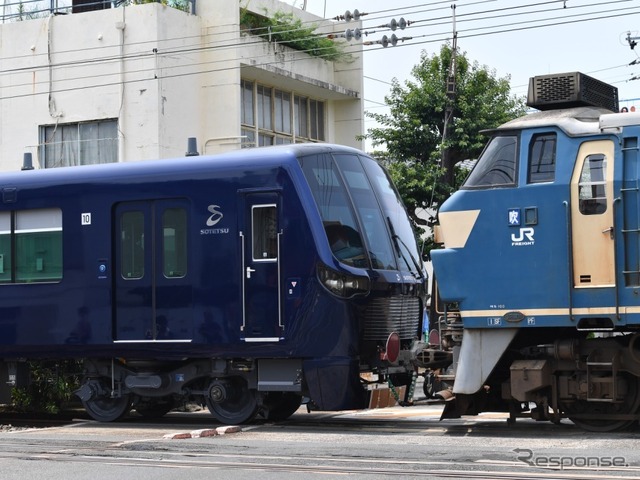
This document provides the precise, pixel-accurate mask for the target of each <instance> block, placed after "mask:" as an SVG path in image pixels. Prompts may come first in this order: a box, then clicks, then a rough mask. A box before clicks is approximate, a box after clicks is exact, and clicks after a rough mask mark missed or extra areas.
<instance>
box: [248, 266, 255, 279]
mask: <svg viewBox="0 0 640 480" xmlns="http://www.w3.org/2000/svg"><path fill="white" fill-rule="evenodd" d="M255 271H256V269H255V268H251V267H247V278H251V272H255Z"/></svg>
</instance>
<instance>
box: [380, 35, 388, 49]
mask: <svg viewBox="0 0 640 480" xmlns="http://www.w3.org/2000/svg"><path fill="white" fill-rule="evenodd" d="M380 44H381V45H382V46H383V47H384V48H387V47H388V46H389V38H388V37H387V36H386V35H385V36H383V37H382V40H380Z"/></svg>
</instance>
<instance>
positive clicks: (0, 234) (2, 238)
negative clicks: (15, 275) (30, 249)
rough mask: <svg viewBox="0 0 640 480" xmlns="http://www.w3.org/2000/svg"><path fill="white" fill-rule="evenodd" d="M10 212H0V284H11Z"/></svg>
mask: <svg viewBox="0 0 640 480" xmlns="http://www.w3.org/2000/svg"><path fill="white" fill-rule="evenodd" d="M11 257H12V251H11V212H0V283H7V282H11Z"/></svg>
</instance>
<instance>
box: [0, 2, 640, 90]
mask: <svg viewBox="0 0 640 480" xmlns="http://www.w3.org/2000/svg"><path fill="white" fill-rule="evenodd" d="M628 1H629V0H617V1H612V2H606V4H615V3H627V2H628ZM449 3H450V2H449ZM479 3H484V2H479ZM548 3H557V1H556V2H548ZM589 6H594V5H593V4H591V5H589ZM574 8H577V7H574ZM634 8H635V9H638V10H637V11H635V10H634ZM629 10H631V12H630V11H629ZM494 11H495V10H494ZM486 12H487V11H485V12H475V14H476V15H478V14H480V13H486ZM608 12H609V13H610V14H609V15H607V16H605V17H603V16H602V15H601V13H602V12H601V11H592V12H587V13H582V14H576V15H570V16H569V17H571V18H573V17H584V16H586V15H597V17H593V18H581V19H580V20H572V21H569V20H566V18H567V16H566V15H565V16H563V17H553V18H550V19H549V18H547V19H544V21H549V20H557V19H561V18H565V20H563V21H559V22H555V23H540V22H542V21H543V20H541V19H537V20H529V21H523V22H518V23H517V24H519V25H527V24H530V23H533V22H537V24H535V25H529V26H526V27H518V28H504V29H503V30H496V29H497V28H500V27H501V26H502V25H496V26H492V27H478V28H472V29H466V30H465V29H459V30H458V31H459V38H472V37H474V36H479V35H490V34H500V33H505V32H513V31H518V30H526V29H532V28H544V27H548V26H555V25H563V24H567V23H577V22H578V21H593V20H598V19H601V18H613V17H619V16H622V15H629V14H635V13H640V8H638V7H629V8H626V9H618V10H609V11H608ZM611 12H614V13H611ZM616 12H619V13H616ZM469 21H473V19H469ZM460 23H462V21H461V22H460ZM508 25H509V26H513V25H516V24H514V23H513V22H510V23H509V24H508ZM504 26H506V25H504ZM490 28H493V29H494V30H492V31H489V32H482V33H470V32H477V31H479V30H486V29H490ZM431 37H435V38H432V39H430V40H426V41H416V40H418V39H420V38H431ZM447 39H448V33H443V32H441V33H433V34H427V35H419V36H417V35H414V36H413V38H412V40H413V41H412V42H411V43H410V44H409V43H407V44H405V45H398V46H397V47H395V48H400V47H402V46H409V45H421V44H426V43H433V42H443V41H446V40H447ZM173 40H174V41H175V40H179V39H173ZM166 41H170V39H167V40H166ZM253 43H263V40H262V39H259V40H256V42H253ZM250 44H251V43H249V44H247V42H244V43H230V44H228V45H222V46H221V45H216V46H211V45H208V46H197V47H195V46H194V47H192V48H175V49H169V50H166V51H156V52H149V51H145V52H136V53H135V54H128V55H125V57H124V58H123V57H122V56H120V55H113V56H111V57H103V58H96V59H90V60H82V61H76V62H60V63H54V64H52V65H50V64H43V65H41V66H40V67H34V66H29V67H22V68H19V69H6V70H4V71H3V72H2V73H1V74H0V75H2V74H7V73H16V72H19V71H29V72H32V71H34V70H37V69H38V68H40V69H49V68H53V69H56V68H63V67H66V68H68V67H72V66H86V65H88V64H89V63H96V62H110V61H113V62H121V61H123V60H124V61H128V60H140V59H144V58H145V57H148V58H151V57H152V56H154V55H160V56H170V55H180V54H188V53H191V52H201V51H204V50H208V49H214V48H236V47H238V46H241V45H250ZM128 46H130V44H128ZM113 47H114V48H116V47H118V45H114V46H113ZM371 50H375V48H373V49H364V50H363V53H364V52H369V51H371ZM61 53H63V52H60V53H57V56H58V55H61ZM345 53H347V54H349V53H353V51H349V48H348V47H347V48H346V49H345ZM264 57H270V54H267V55H265V56H264ZM255 60H260V58H259V57H256V58H255ZM288 61H295V60H293V59H291V60H288ZM221 62H222V61H219V60H214V61H207V62H192V63H185V64H180V65H166V66H162V70H164V71H169V70H171V69H177V68H180V69H189V68H196V67H202V66H213V65H215V64H217V63H221ZM276 63H279V62H262V63H261V64H260V65H262V66H268V65H270V64H276ZM155 68H156V67H155V66H154V67H149V68H142V69H140V70H136V71H131V70H129V71H128V73H130V74H136V73H140V74H144V73H147V72H151V71H153V70H154V69H155ZM232 68H241V67H239V66H235V67H232ZM612 68H613V67H612ZM223 70H228V68H227V67H220V68H219V69H215V68H214V69H213V70H212V69H206V70H198V71H193V72H188V71H187V72H181V73H178V74H175V75H173V74H164V75H163V77H162V78H174V77H176V76H182V75H195V74H200V73H203V74H204V73H212V72H215V71H223ZM114 75H115V73H114ZM104 76H105V75H104V74H101V75H100V77H104ZM96 77H97V76H93V75H90V76H77V77H69V78H68V79H65V80H64V81H81V80H86V79H91V78H96ZM147 80H151V78H141V79H133V80H127V81H125V82H134V81H135V82H141V81H147ZM60 81H62V80H57V82H60ZM43 83H45V82H44V81H43ZM114 83H121V82H114ZM26 85H30V86H33V85H34V84H33V83H32V82H29V83H28V84H27V83H25V84H16V85H12V86H11V87H14V88H19V87H21V86H22V87H23V86H26ZM36 85H37V83H36ZM109 85H110V83H103V84H96V85H91V86H86V87H81V88H97V87H101V86H109ZM74 89H77V87H75V88H74ZM56 91H65V90H64V89H63V90H59V89H56ZM42 93H45V92H42ZM20 96H26V95H20ZM6 98H16V96H15V95H4V96H2V97H0V99H6Z"/></svg>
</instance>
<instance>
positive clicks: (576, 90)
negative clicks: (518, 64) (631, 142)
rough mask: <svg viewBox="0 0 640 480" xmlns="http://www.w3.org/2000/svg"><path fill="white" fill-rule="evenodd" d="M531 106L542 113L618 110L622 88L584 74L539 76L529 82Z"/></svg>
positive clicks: (528, 102)
mask: <svg viewBox="0 0 640 480" xmlns="http://www.w3.org/2000/svg"><path fill="white" fill-rule="evenodd" d="M527 106H529V107H532V108H537V109H538V110H553V109H557V108H570V107H602V108H606V109H608V110H611V111H612V112H617V111H618V89H617V88H616V87H613V86H611V85H609V84H607V83H604V82H601V81H600V80H596V79H595V78H593V77H590V76H588V75H585V74H584V73H580V72H571V73H560V74H552V75H539V76H537V77H532V78H530V79H529V93H528V95H527Z"/></svg>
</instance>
